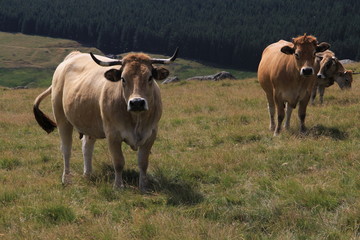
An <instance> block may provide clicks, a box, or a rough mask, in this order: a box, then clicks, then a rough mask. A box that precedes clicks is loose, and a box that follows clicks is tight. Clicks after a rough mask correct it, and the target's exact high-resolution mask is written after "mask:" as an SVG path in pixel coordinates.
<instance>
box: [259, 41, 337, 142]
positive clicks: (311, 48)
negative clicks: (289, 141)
mask: <svg viewBox="0 0 360 240" xmlns="http://www.w3.org/2000/svg"><path fill="white" fill-rule="evenodd" d="M329 47H330V45H329V44H328V43H325V42H323V43H320V44H318V42H317V40H316V38H315V37H314V36H308V35H306V34H304V36H299V37H297V38H293V40H292V42H287V41H284V40H280V41H278V42H276V43H273V44H271V45H269V46H268V47H266V48H265V50H264V51H263V54H262V58H261V61H260V64H259V69H258V79H259V82H260V85H261V87H262V88H263V89H264V91H265V93H266V97H267V100H268V108H269V114H270V129H271V130H272V131H274V135H278V134H279V133H280V130H281V124H282V121H283V120H284V117H285V105H286V121H285V128H286V129H288V128H289V127H290V117H291V113H292V110H293V108H295V107H296V105H297V104H298V103H299V110H298V116H299V119H300V131H301V132H304V131H305V129H306V128H305V116H306V108H307V105H308V103H309V99H310V94H311V91H312V88H313V86H314V84H315V81H316V76H315V71H316V69H314V67H315V54H316V53H317V52H323V51H325V50H327V49H328V48H329ZM275 106H276V109H277V115H278V122H277V126H276V128H275V120H274V115H275Z"/></svg>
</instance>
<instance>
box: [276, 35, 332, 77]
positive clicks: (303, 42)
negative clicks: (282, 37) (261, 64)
mask: <svg viewBox="0 0 360 240" xmlns="http://www.w3.org/2000/svg"><path fill="white" fill-rule="evenodd" d="M292 43H293V45H291V46H284V47H282V48H281V52H283V53H285V54H288V55H294V58H295V62H296V65H297V68H298V70H299V73H300V75H301V76H311V75H313V74H314V73H315V72H314V64H315V54H316V53H318V52H323V51H325V50H327V49H329V48H330V44H328V43H326V42H322V43H320V44H318V42H317V40H316V38H315V37H314V36H311V35H309V36H308V35H306V34H304V36H299V37H297V38H293V40H292Z"/></svg>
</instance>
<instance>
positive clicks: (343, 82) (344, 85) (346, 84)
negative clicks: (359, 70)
mask: <svg viewBox="0 0 360 240" xmlns="http://www.w3.org/2000/svg"><path fill="white" fill-rule="evenodd" d="M352 81H353V72H352V71H351V70H345V71H343V72H340V73H338V74H337V75H336V77H335V82H337V84H338V85H339V87H340V88H341V89H349V88H351V84H352Z"/></svg>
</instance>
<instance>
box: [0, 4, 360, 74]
mask: <svg viewBox="0 0 360 240" xmlns="http://www.w3.org/2000/svg"><path fill="white" fill-rule="evenodd" d="M358 9H360V1H357V0H347V1H326V0H319V1H308V2H306V4H305V3H304V2H303V1H295V2H294V1H290V0H223V1H219V0H207V1H203V0H182V1H172V0H160V1H148V0H132V1H125V0H96V1H95V0H86V1H85V0H77V1H63V0H54V1H44V0H32V1H28V0H15V1H14V0H2V1H0V31H7V32H22V33H26V34H37V35H43V36H51V37H61V38H67V39H73V40H76V41H79V42H82V43H86V44H88V45H92V46H96V47H97V48H98V49H100V50H102V51H103V52H105V53H123V52H129V51H145V52H151V53H161V54H167V53H168V52H171V51H173V49H174V48H175V47H177V46H179V47H180V48H181V49H182V54H183V55H182V56H183V58H188V59H195V60H201V61H206V62H211V63H216V64H220V65H222V66H227V67H232V68H236V69H246V70H248V71H249V70H250V71H255V70H256V67H257V64H258V62H259V60H260V56H261V52H262V50H263V49H264V47H265V46H267V45H268V44H270V43H272V42H274V41H277V40H279V39H285V40H291V38H292V37H296V36H297V35H302V34H304V33H305V32H306V33H308V34H313V35H315V36H316V37H318V39H319V41H327V42H329V43H330V44H332V50H334V51H335V52H336V54H337V56H338V57H339V58H340V59H342V58H349V59H353V60H360V35H359V34H358V33H359V32H360V25H359V24H358V23H359V22H360V14H358Z"/></svg>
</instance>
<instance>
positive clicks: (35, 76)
mask: <svg viewBox="0 0 360 240" xmlns="http://www.w3.org/2000/svg"><path fill="white" fill-rule="evenodd" d="M0 47H1V49H2V51H1V52H0V86H6V87H15V86H30V87H36V86H38V87H39V86H42V87H45V86H48V85H50V84H51V77H52V74H53V72H54V70H55V68H56V66H57V65H58V64H59V63H60V62H61V61H62V60H63V59H64V57H65V56H66V55H67V54H68V53H70V52H71V51H74V50H79V51H81V52H94V53H99V54H103V53H101V52H100V51H99V50H97V49H96V48H90V47H85V46H83V45H81V44H80V43H78V42H76V41H72V40H66V39H59V38H49V37H40V36H32V35H25V34H19V33H17V34H13V33H5V32H0ZM174 50H175V49H173V50H172V51H171V52H169V53H168V55H171V54H172V53H173V51H174ZM181 51H182V50H181V49H180V56H181V55H182V53H181ZM122 55H124V54H122ZM152 56H154V57H164V56H162V55H152ZM167 68H168V69H169V70H170V72H171V74H172V76H178V77H179V78H180V79H186V78H189V77H193V76H197V75H210V74H214V73H217V72H219V71H223V70H226V71H229V72H231V73H232V74H233V75H234V76H236V77H237V78H238V79H243V78H247V77H253V76H255V73H253V72H242V71H239V70H234V69H221V68H217V67H211V66H207V65H204V64H201V63H198V62H195V61H189V60H184V59H182V58H181V57H180V58H178V60H176V62H175V63H174V64H172V65H169V66H167ZM29 84H30V85H29Z"/></svg>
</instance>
